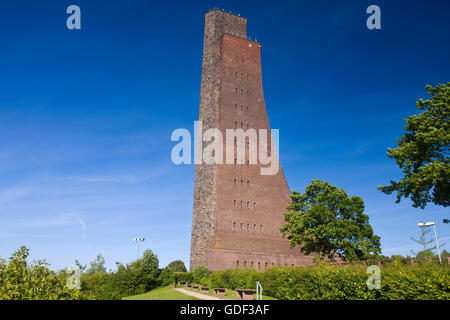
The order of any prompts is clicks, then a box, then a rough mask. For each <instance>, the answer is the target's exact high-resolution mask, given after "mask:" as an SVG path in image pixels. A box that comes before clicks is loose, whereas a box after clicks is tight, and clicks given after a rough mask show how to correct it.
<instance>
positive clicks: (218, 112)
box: [190, 9, 312, 270]
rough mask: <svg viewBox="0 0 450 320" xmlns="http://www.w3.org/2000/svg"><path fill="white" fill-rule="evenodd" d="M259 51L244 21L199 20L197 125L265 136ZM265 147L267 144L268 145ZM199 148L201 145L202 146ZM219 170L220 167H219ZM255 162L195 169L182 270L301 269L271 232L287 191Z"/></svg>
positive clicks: (212, 16) (215, 15)
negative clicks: (187, 251) (185, 265)
mask: <svg viewBox="0 0 450 320" xmlns="http://www.w3.org/2000/svg"><path fill="white" fill-rule="evenodd" d="M260 48H261V46H260V44H259V43H258V42H255V41H250V40H248V39H247V19H245V18H243V17H240V16H237V15H234V14H231V13H227V12H224V11H221V10H216V9H215V10H211V11H209V12H208V13H207V14H206V15H205V34H204V43H203V64H202V81H201V94H200V112H199V120H200V121H202V132H205V131H206V130H207V129H210V128H218V129H220V130H221V132H223V133H224V135H225V130H226V129H235V128H243V129H244V130H247V129H248V128H254V129H256V130H259V129H268V130H269V132H270V129H269V120H268V117H267V112H266V106H265V103H264V94H263V89H262V74H261V53H260V51H261V49H260ZM269 143H270V140H269ZM203 144H204V145H205V143H203ZM224 163H225V162H224ZM260 167H261V165H260V163H259V160H258V163H257V164H247V155H246V161H244V163H243V164H213V165H211V164H198V165H196V167H195V186H194V208H193V218H192V238H191V257H190V269H194V268H196V267H198V266H206V267H207V268H208V269H210V270H220V269H230V268H236V267H237V268H244V267H252V268H254V269H257V270H264V269H265V268H267V267H269V266H274V265H275V266H277V265H289V266H292V265H295V266H298V265H309V264H311V262H312V258H311V257H306V256H304V255H301V254H300V253H299V250H298V248H296V249H295V250H291V249H290V247H289V242H288V240H287V239H283V238H282V236H281V233H280V231H279V229H280V227H281V226H282V225H283V223H284V218H283V212H285V211H286V206H287V205H288V204H289V203H290V197H289V196H290V191H289V187H288V185H287V183H286V180H285V177H284V174H283V172H282V170H281V167H280V168H279V170H278V172H277V173H276V174H275V175H261V172H260Z"/></svg>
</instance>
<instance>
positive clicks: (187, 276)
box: [173, 272, 193, 283]
mask: <svg viewBox="0 0 450 320" xmlns="http://www.w3.org/2000/svg"><path fill="white" fill-rule="evenodd" d="M173 276H174V280H175V281H176V282H178V281H179V282H181V283H185V282H192V281H193V276H192V273H190V272H174V273H173Z"/></svg>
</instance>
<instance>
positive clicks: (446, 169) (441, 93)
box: [378, 82, 450, 209]
mask: <svg viewBox="0 0 450 320" xmlns="http://www.w3.org/2000/svg"><path fill="white" fill-rule="evenodd" d="M426 88H427V91H428V94H430V95H431V97H430V99H429V100H423V99H419V100H418V101H417V102H416V107H417V108H418V109H419V110H424V111H423V112H422V113H420V114H418V115H412V116H410V117H409V118H408V119H405V122H406V126H405V130H406V133H405V134H403V136H402V138H401V139H400V140H397V143H398V146H397V148H395V149H391V148H388V152H387V155H388V157H389V158H392V159H395V161H396V163H397V165H398V166H399V167H400V168H401V169H402V170H403V175H404V176H403V178H402V179H400V181H398V182H396V181H392V180H391V182H390V185H387V186H379V187H378V189H379V190H381V191H382V192H384V193H386V194H391V193H393V192H397V200H396V202H397V203H398V202H400V200H401V198H402V197H404V198H411V200H412V202H413V206H414V207H416V208H417V207H420V208H422V209H423V208H425V206H426V205H427V203H429V202H432V203H434V204H436V205H440V206H444V207H447V206H448V205H449V204H450V159H449V156H450V150H449V145H450V124H449V118H450V82H449V83H447V84H439V85H437V86H436V87H434V88H433V87H432V86H429V85H428V86H426Z"/></svg>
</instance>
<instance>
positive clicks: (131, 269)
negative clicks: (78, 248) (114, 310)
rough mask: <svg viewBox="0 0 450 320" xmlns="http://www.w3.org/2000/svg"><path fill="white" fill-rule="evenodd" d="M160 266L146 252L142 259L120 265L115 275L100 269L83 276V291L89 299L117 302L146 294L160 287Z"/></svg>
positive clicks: (149, 252) (147, 251)
mask: <svg viewBox="0 0 450 320" xmlns="http://www.w3.org/2000/svg"><path fill="white" fill-rule="evenodd" d="M97 258H98V257H97ZM97 260H99V259H97ZM158 264H159V260H158V257H157V256H156V255H155V254H154V253H152V252H151V251H150V250H146V251H145V252H144V254H143V256H142V258H140V259H138V260H137V261H134V262H132V263H130V264H128V265H127V266H124V265H122V264H121V265H119V267H118V270H117V272H115V273H106V272H103V271H101V270H102V269H99V271H98V272H95V273H92V272H86V273H84V274H82V276H81V290H82V292H83V293H84V294H85V295H86V296H87V298H89V299H102V300H103V299H106V300H115V299H121V298H122V297H125V296H130V295H136V294H142V293H145V292H147V291H149V290H152V289H154V288H156V287H158V286H159V285H160V279H159V268H158ZM91 265H92V263H91Z"/></svg>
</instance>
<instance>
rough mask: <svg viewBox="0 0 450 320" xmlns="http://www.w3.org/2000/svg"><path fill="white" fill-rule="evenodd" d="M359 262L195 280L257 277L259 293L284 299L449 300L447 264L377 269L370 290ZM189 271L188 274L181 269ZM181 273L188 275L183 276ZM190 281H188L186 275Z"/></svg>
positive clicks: (241, 283)
mask: <svg viewBox="0 0 450 320" xmlns="http://www.w3.org/2000/svg"><path fill="white" fill-rule="evenodd" d="M366 270H367V267H366V266H363V265H347V266H336V265H334V266H333V265H327V264H322V265H319V266H314V267H272V268H269V269H267V270H266V271H264V272H258V271H256V270H253V269H234V270H223V271H215V272H212V273H211V272H210V273H208V274H206V275H204V276H203V277H202V279H201V280H200V281H196V283H199V284H201V285H206V286H209V287H212V288H219V287H220V288H228V289H232V290H234V289H236V288H254V287H255V281H256V280H259V281H260V282H261V285H262V286H263V289H264V291H263V292H264V294H265V295H268V296H272V297H274V298H277V299H283V300H367V299H370V300H372V299H376V300H404V299H407V300H412V299H420V300H438V299H442V300H449V299H450V267H449V266H447V265H444V266H440V265H436V264H432V263H428V264H420V265H405V264H403V263H400V262H393V263H389V264H386V265H385V266H383V267H382V268H381V289H379V290H377V289H373V290H369V289H368V287H367V284H366V282H367V280H368V278H369V276H370V275H369V274H368V273H366ZM186 274H189V273H186ZM185 277H188V276H187V275H185ZM190 280H191V281H192V280H193V277H192V276H191V278H190Z"/></svg>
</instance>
